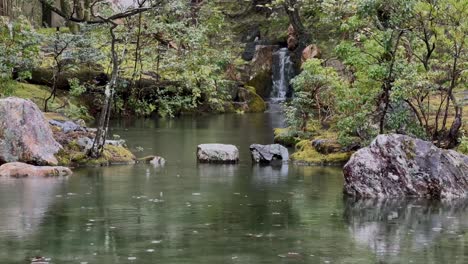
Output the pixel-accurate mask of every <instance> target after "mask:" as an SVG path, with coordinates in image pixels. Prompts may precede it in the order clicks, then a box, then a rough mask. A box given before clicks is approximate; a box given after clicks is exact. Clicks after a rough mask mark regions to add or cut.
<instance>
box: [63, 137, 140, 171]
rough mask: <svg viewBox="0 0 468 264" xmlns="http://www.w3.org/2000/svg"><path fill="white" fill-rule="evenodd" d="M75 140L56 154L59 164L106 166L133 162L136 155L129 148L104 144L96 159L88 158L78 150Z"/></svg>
mask: <svg viewBox="0 0 468 264" xmlns="http://www.w3.org/2000/svg"><path fill="white" fill-rule="evenodd" d="M79 149H80V148H79V146H78V144H77V143H76V142H75V141H72V142H70V144H68V145H67V146H64V149H62V150H60V151H59V152H58V153H57V154H56V158H57V160H58V162H59V165H61V166H108V165H118V164H135V162H136V157H135V155H133V153H132V152H130V150H128V149H127V148H125V147H121V146H112V145H105V146H104V150H103V153H102V156H101V157H100V158H98V159H94V158H90V157H89V156H88V155H87V154H86V153H85V152H83V151H80V150H79Z"/></svg>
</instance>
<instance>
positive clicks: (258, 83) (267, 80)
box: [246, 70, 272, 98]
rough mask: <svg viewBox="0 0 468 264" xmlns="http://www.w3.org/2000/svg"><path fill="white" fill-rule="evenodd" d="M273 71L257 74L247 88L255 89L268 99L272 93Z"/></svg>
mask: <svg viewBox="0 0 468 264" xmlns="http://www.w3.org/2000/svg"><path fill="white" fill-rule="evenodd" d="M271 83H272V81H271V71H267V70H263V71H261V72H259V73H257V74H256V75H255V76H254V77H253V78H252V79H251V80H250V81H248V82H247V83H246V86H251V87H255V92H256V93H257V94H258V95H260V96H261V97H262V98H267V97H268V96H269V95H270V91H271Z"/></svg>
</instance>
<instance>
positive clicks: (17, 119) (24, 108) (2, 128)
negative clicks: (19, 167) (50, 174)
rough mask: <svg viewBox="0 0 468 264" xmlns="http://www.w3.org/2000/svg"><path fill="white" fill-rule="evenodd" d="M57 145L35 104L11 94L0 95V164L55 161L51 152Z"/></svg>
mask: <svg viewBox="0 0 468 264" xmlns="http://www.w3.org/2000/svg"><path fill="white" fill-rule="evenodd" d="M60 149H62V146H61V145H60V144H59V143H57V141H55V139H54V137H53V134H52V130H51V128H50V126H49V125H48V123H47V120H46V119H45V117H44V115H43V114H42V112H41V111H40V110H39V108H38V107H37V105H35V104H34V103H33V102H31V101H29V100H24V99H20V98H15V97H8V98H5V99H0V164H2V163H6V162H15V161H21V162H26V163H31V164H37V165H57V163H58V162H57V159H56V158H55V156H54V155H55V154H56V153H57V152H58V151H59V150H60Z"/></svg>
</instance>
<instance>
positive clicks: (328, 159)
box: [291, 140, 352, 165]
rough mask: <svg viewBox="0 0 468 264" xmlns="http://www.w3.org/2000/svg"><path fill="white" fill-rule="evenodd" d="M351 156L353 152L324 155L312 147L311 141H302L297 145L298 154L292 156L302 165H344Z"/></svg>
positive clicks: (295, 161)
mask: <svg viewBox="0 0 468 264" xmlns="http://www.w3.org/2000/svg"><path fill="white" fill-rule="evenodd" d="M351 155H352V152H336V153H330V154H322V153H320V152H318V151H317V150H316V149H315V148H314V147H313V146H312V142H311V141H310V140H301V141H300V142H299V143H297V144H296V152H295V153H293V154H292V155H291V159H292V160H293V162H294V163H296V164H301V165H343V164H345V163H346V162H347V161H348V160H349V159H350V158H351Z"/></svg>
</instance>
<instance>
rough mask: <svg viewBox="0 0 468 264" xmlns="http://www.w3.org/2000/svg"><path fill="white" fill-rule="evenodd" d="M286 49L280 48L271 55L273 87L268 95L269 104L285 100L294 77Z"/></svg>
mask: <svg viewBox="0 0 468 264" xmlns="http://www.w3.org/2000/svg"><path fill="white" fill-rule="evenodd" d="M293 66H294V65H293V63H292V61H291V56H290V55H289V50H288V49H287V48H282V49H280V50H278V51H277V52H275V53H273V66H272V71H273V76H272V79H273V87H272V91H271V95H270V101H271V102H282V101H284V100H286V98H287V96H288V92H289V86H290V84H289V83H290V81H291V79H292V77H293V75H294V67H293Z"/></svg>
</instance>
